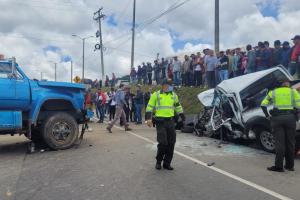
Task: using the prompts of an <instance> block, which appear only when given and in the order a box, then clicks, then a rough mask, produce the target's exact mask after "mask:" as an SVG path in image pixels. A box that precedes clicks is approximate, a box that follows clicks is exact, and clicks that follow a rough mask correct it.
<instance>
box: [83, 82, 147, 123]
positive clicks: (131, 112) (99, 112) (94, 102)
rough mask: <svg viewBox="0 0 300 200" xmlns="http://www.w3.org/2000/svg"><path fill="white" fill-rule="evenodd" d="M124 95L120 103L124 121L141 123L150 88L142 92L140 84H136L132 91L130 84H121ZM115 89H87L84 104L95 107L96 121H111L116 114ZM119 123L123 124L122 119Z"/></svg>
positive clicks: (116, 100) (116, 98)
mask: <svg viewBox="0 0 300 200" xmlns="http://www.w3.org/2000/svg"><path fill="white" fill-rule="evenodd" d="M123 87H124V88H122V90H123V91H124V94H125V97H124V101H125V102H121V103H122V107H123V110H124V112H125V116H126V122H134V123H136V124H142V118H143V117H142V110H143V108H144V107H146V106H147V104H148V101H149V99H150V96H151V94H152V89H151V88H149V90H148V91H146V92H143V91H142V88H141V85H137V86H136V91H134V92H133V91H132V90H131V88H130V86H123ZM116 92H117V90H115V88H114V87H112V88H111V89H110V91H108V92H105V91H104V90H103V89H101V88H99V89H98V90H97V91H96V92H91V91H89V92H88V93H87V94H86V97H85V98H86V99H85V102H86V105H87V106H88V107H89V108H91V109H93V108H94V109H95V111H96V112H95V113H96V116H97V118H98V119H99V121H98V123H103V122H104V119H105V118H107V119H109V121H113V120H114V119H115V116H116V107H117V106H118V97H117V96H116ZM120 124H121V125H124V124H123V122H122V120H121V121H120Z"/></svg>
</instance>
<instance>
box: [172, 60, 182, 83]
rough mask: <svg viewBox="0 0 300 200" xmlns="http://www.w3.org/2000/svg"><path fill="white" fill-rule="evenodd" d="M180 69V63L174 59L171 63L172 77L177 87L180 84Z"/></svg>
mask: <svg viewBox="0 0 300 200" xmlns="http://www.w3.org/2000/svg"><path fill="white" fill-rule="evenodd" d="M180 68H181V62H180V61H179V60H178V57H177V56H175V57H174V61H173V75H174V84H175V85H177V86H178V85H179V84H180Z"/></svg>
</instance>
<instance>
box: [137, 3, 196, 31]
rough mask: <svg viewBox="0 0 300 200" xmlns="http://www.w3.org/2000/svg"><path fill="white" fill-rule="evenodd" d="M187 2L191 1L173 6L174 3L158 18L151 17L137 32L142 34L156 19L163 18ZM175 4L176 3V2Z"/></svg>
mask: <svg viewBox="0 0 300 200" xmlns="http://www.w3.org/2000/svg"><path fill="white" fill-rule="evenodd" d="M189 1H191V0H185V1H183V2H181V3H179V4H178V5H175V4H176V3H175V4H173V5H172V6H171V7H170V8H168V9H167V10H165V11H164V12H162V13H161V14H159V15H158V16H156V17H153V18H152V19H150V20H147V21H145V22H144V23H143V24H142V26H141V27H142V28H141V27H139V28H141V29H140V30H139V32H142V31H143V30H144V29H145V28H146V27H147V26H149V25H150V24H152V23H154V22H155V21H157V20H158V19H160V18H162V17H163V16H165V15H167V14H169V13H171V12H172V11H174V10H176V9H177V8H179V7H181V6H183V5H184V4H186V3H187V2H189ZM177 2H178V1H177Z"/></svg>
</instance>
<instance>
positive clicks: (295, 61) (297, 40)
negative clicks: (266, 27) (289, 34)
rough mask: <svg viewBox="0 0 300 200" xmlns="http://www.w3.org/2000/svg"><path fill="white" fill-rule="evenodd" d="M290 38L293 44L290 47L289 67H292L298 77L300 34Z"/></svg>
mask: <svg viewBox="0 0 300 200" xmlns="http://www.w3.org/2000/svg"><path fill="white" fill-rule="evenodd" d="M292 40H293V42H294V46H293V47H292V52H291V61H290V64H289V68H291V69H294V70H295V71H296V74H297V77H298V78H300V35H296V36H295V37H294V38H292Z"/></svg>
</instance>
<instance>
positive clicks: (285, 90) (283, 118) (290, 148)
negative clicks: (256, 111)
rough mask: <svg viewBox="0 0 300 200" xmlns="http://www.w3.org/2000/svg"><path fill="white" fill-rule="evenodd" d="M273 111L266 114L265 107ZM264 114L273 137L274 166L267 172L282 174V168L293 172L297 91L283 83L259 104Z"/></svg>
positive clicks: (298, 97)
mask: <svg viewBox="0 0 300 200" xmlns="http://www.w3.org/2000/svg"><path fill="white" fill-rule="evenodd" d="M269 105H272V106H273V109H272V110H270V114H271V117H270V114H269V112H268V109H267V106H269ZM261 107H262V109H263V112H264V114H265V115H266V117H267V118H268V119H270V120H271V128H272V131H273V134H274V137H275V150H276V157H275V166H272V167H268V168H267V169H268V170H269V171H276V172H283V171H284V169H283V160H284V158H285V166H284V168H285V169H286V170H289V171H294V155H295V134H296V121H297V109H299V108H300V95H299V93H298V91H297V90H295V89H292V88H290V83H289V81H283V82H282V83H281V87H278V88H276V89H274V90H272V91H270V92H269V93H268V95H267V96H266V97H265V99H264V100H263V101H262V103H261Z"/></svg>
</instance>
